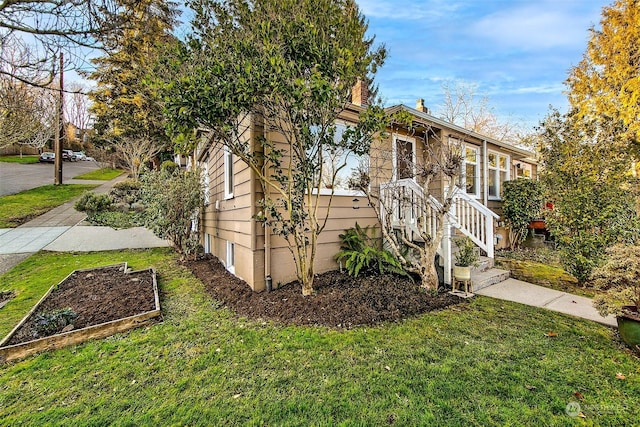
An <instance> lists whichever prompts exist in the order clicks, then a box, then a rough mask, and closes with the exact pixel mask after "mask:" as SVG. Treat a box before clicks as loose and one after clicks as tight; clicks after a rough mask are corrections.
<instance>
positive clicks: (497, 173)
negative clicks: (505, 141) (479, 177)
mask: <svg viewBox="0 0 640 427" xmlns="http://www.w3.org/2000/svg"><path fill="white" fill-rule="evenodd" d="M491 154H494V155H495V156H496V166H495V167H492V166H491V165H490V164H489V156H490V155H491ZM500 157H504V158H505V163H504V164H505V169H500ZM486 162H487V173H488V174H495V177H494V178H495V182H496V183H497V190H498V191H497V194H496V195H495V196H492V195H491V194H489V190H490V187H489V180H488V179H487V194H488V198H489V200H502V196H500V193H502V186H503V184H504V182H501V180H500V172H506V177H507V178H506V179H505V181H509V179H511V167H510V165H511V156H509V155H508V154H504V153H500V152H499V151H493V150H487V159H486Z"/></svg>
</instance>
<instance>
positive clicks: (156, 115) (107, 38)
mask: <svg viewBox="0 0 640 427" xmlns="http://www.w3.org/2000/svg"><path fill="white" fill-rule="evenodd" d="M122 7H123V8H124V9H125V11H126V12H125V13H126V14H127V15H129V16H131V17H135V20H133V21H132V24H131V25H129V26H127V27H125V28H122V29H120V30H119V31H113V32H110V33H107V34H105V35H104V36H103V37H102V38H101V41H102V42H103V43H104V44H105V45H107V46H109V48H110V50H109V53H108V54H105V55H104V56H101V57H98V58H95V59H93V60H92V62H93V63H94V64H95V66H96V69H95V71H93V72H92V73H89V74H88V78H90V79H91V80H95V81H96V82H97V87H96V89H95V90H93V91H92V92H91V93H90V98H91V100H92V106H91V112H92V113H93V114H94V116H95V120H96V122H95V129H96V131H97V134H98V138H97V142H103V143H105V142H108V143H111V142H114V141H118V140H120V139H122V138H130V139H134V140H139V141H141V143H142V142H144V141H146V142H145V143H148V142H149V141H150V142H151V143H153V144H155V145H159V146H163V145H168V143H169V140H168V137H167V136H166V133H165V119H164V116H163V114H162V106H161V104H160V102H159V99H158V96H157V94H156V91H155V89H154V86H153V85H152V84H150V83H151V81H152V77H151V75H152V74H153V73H154V72H155V71H156V70H155V68H154V67H155V66H156V64H157V63H158V61H159V57H160V53H161V52H162V46H163V45H165V44H168V43H172V42H174V40H173V36H171V35H170V32H171V30H172V28H173V26H174V24H175V22H176V21H175V19H176V16H177V11H176V4H175V3H174V2H171V1H167V0H143V1H138V2H125V1H123V5H122Z"/></svg>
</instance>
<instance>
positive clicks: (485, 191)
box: [482, 139, 489, 207]
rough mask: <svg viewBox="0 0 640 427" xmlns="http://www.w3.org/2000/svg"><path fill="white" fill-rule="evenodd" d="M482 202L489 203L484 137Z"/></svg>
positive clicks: (483, 142) (485, 141) (484, 141)
mask: <svg viewBox="0 0 640 427" xmlns="http://www.w3.org/2000/svg"><path fill="white" fill-rule="evenodd" d="M482 204H483V205H485V206H487V205H488V204H489V170H488V163H487V140H486V139H485V140H483V141H482ZM487 207H488V206H487Z"/></svg>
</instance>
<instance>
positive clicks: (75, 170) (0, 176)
mask: <svg viewBox="0 0 640 427" xmlns="http://www.w3.org/2000/svg"><path fill="white" fill-rule="evenodd" d="M99 167H100V166H98V163H96V162H83V161H79V162H64V163H63V165H62V181H63V183H65V184H72V183H78V182H76V181H73V182H71V179H72V178H73V177H75V176H77V175H80V174H83V173H86V172H91V171H92V170H95V169H99ZM53 175H54V173H53V164H52V163H35V164H31V165H21V164H17V163H4V162H0V196H6V195H7V194H15V193H19V192H21V191H25V190H29V189H31V188H36V187H41V186H43V185H47V184H53Z"/></svg>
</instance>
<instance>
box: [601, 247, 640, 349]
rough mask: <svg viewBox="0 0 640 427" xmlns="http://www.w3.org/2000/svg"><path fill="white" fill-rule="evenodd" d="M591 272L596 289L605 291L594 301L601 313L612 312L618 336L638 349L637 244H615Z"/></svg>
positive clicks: (639, 276)
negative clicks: (601, 262) (615, 318)
mask: <svg viewBox="0 0 640 427" xmlns="http://www.w3.org/2000/svg"><path fill="white" fill-rule="evenodd" d="M607 255H608V257H607V260H606V262H605V263H604V264H603V265H602V266H601V267H599V268H597V269H595V271H594V272H593V275H592V279H593V284H594V286H595V287H596V288H597V289H600V290H603V291H605V293H604V294H602V295H600V296H598V297H596V298H595V299H594V302H593V305H594V306H595V307H596V309H597V310H598V312H599V313H600V314H601V315H602V316H606V315H609V314H615V315H616V316H617V320H618V330H619V332H620V336H621V337H622V339H623V340H624V342H626V343H627V344H628V345H630V346H631V347H633V348H635V349H636V350H640V313H639V312H640V246H624V245H616V246H613V247H611V248H609V249H607Z"/></svg>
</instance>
